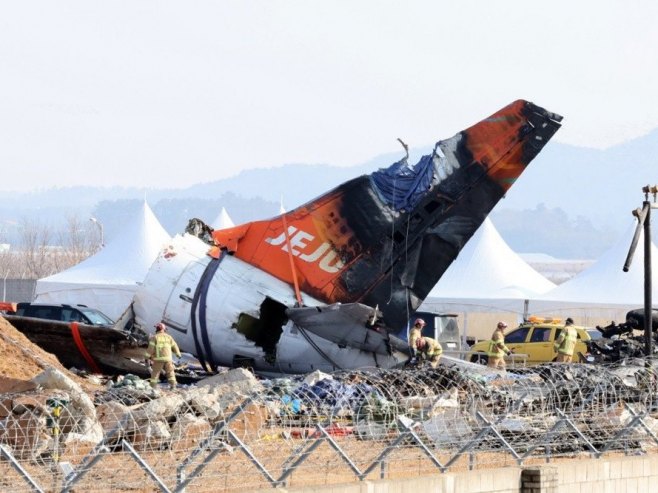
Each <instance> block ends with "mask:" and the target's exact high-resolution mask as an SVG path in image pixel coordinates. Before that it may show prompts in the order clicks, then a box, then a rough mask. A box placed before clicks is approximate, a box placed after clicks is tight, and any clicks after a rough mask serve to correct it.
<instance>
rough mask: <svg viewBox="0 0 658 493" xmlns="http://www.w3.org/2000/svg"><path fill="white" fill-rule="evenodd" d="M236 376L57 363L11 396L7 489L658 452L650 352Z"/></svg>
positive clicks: (443, 467)
mask: <svg viewBox="0 0 658 493" xmlns="http://www.w3.org/2000/svg"><path fill="white" fill-rule="evenodd" d="M220 377H222V376H220ZM223 377H225V378H223V380H221V381H220V382H219V383H216V384H214V385H196V386H189V387H186V388H181V389H179V390H177V391H173V392H170V391H165V390H157V391H155V390H152V389H150V387H148V385H146V384H145V382H144V381H142V380H140V379H139V378H137V377H132V376H127V377H125V378H124V379H123V380H122V381H121V382H119V383H110V384H108V388H106V389H104V390H101V391H97V392H96V393H95V394H94V395H89V394H87V393H85V392H84V391H83V390H82V389H81V388H80V387H79V386H78V385H77V384H75V383H74V382H72V381H71V380H69V379H67V378H66V377H65V376H64V375H63V373H61V372H58V371H56V370H54V369H50V370H48V371H46V372H44V374H42V375H40V376H39V377H37V378H35V379H34V381H35V383H37V384H38V385H39V387H38V388H37V389H36V390H34V391H29V392H21V393H13V394H12V393H6V394H0V447H1V448H0V455H2V461H0V490H2V491H6V492H19V491H31V490H37V491H38V490H41V491H68V490H70V489H71V488H73V487H75V488H76V490H77V489H78V488H79V489H81V490H89V491H121V490H127V489H131V490H135V491H154V490H161V491H182V490H183V489H186V488H187V489H186V491H241V490H254V489H259V488H268V487H274V486H277V485H288V486H301V485H316V484H334V483H344V482H349V481H355V480H363V479H373V478H381V477H386V478H399V477H409V476H418V475H423V474H432V473H437V472H445V471H456V470H465V469H474V468H485V467H498V466H500V465H504V464H532V463H535V462H539V461H541V462H545V461H546V460H561V459H565V458H571V457H577V456H594V457H600V456H603V455H606V454H618V453H625V454H636V453H655V452H656V450H658V438H656V433H657V432H658V421H657V420H656V417H657V416H656V411H657V406H656V396H657V390H658V386H657V379H656V371H655V368H654V367H652V366H650V365H648V364H646V362H645V361H643V360H636V361H630V362H625V363H624V364H617V365H608V366H602V365H597V366H594V365H581V364H572V365H565V364H548V365H542V366H538V367H532V368H519V369H514V370H513V371H512V370H509V371H507V372H506V373H504V374H501V373H499V372H496V371H489V370H487V369H486V368H484V367H479V366H478V365H470V364H452V365H451V364H445V365H439V366H438V367H437V368H436V369H433V368H431V367H427V368H409V369H401V370H381V369H363V370H352V371H341V372H336V373H332V374H330V375H327V374H323V373H320V372H316V373H313V374H310V375H306V376H304V377H295V378H281V379H274V380H265V381H258V380H256V378H255V377H254V376H253V375H251V374H250V373H248V372H246V371H244V370H232V371H231V372H229V373H227V374H225V375H224V376H223ZM145 485H147V486H145Z"/></svg>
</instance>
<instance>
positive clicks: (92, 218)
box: [89, 217, 105, 248]
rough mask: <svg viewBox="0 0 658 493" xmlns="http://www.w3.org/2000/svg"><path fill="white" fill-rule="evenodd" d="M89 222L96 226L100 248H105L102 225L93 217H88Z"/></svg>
mask: <svg viewBox="0 0 658 493" xmlns="http://www.w3.org/2000/svg"><path fill="white" fill-rule="evenodd" d="M89 220H90V221H91V222H92V223H94V224H95V225H96V226H98V229H99V231H100V233H101V248H103V247H104V246H105V240H104V238H103V223H101V222H100V221H99V220H98V219H96V218H95V217H90V218H89Z"/></svg>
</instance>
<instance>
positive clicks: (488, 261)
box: [429, 218, 555, 300]
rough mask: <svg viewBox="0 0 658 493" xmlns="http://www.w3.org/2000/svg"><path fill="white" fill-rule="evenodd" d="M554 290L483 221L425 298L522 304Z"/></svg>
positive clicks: (486, 220)
mask: <svg viewBox="0 0 658 493" xmlns="http://www.w3.org/2000/svg"><path fill="white" fill-rule="evenodd" d="M553 288H555V284H553V283H552V282H551V281H549V280H548V279H546V278H545V277H544V276H542V275H541V274H540V273H539V272H537V271H536V270H534V269H533V268H532V267H530V265H528V264H527V263H526V262H525V261H524V260H523V259H522V258H521V257H520V256H519V255H518V254H516V253H515V252H514V251H513V250H512V249H511V248H510V247H509V245H508V244H507V243H505V240H503V238H502V237H501V236H500V234H499V233H498V231H497V230H496V228H495V227H494V225H493V223H492V222H491V220H490V219H489V218H486V219H485V220H484V222H483V223H482V225H481V226H480V228H479V229H478V230H477V231H476V232H475V234H474V235H473V237H472V238H471V239H470V240H469V241H468V243H466V245H465V246H464V248H463V249H462V251H461V252H460V253H459V256H458V257H457V259H456V260H455V261H454V262H453V263H452V265H450V267H449V268H448V270H447V271H446V272H445V274H444V275H443V276H442V277H441V279H439V282H438V283H437V284H436V286H434V289H432V291H431V292H430V294H429V297H431V298H441V299H444V300H445V299H450V300H473V299H498V300H506V299H507V300H519V299H521V300H524V299H528V298H534V297H536V296H538V295H541V294H543V293H546V292H547V291H550V290H551V289H553Z"/></svg>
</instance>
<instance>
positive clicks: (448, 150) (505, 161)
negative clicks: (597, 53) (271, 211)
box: [213, 100, 562, 328]
mask: <svg viewBox="0 0 658 493" xmlns="http://www.w3.org/2000/svg"><path fill="white" fill-rule="evenodd" d="M561 119H562V117H561V116H559V115H556V114H554V113H550V112H548V111H546V110H544V109H543V108H540V107H538V106H536V105H534V104H532V103H530V102H527V101H523V100H518V101H515V102H514V103H512V104H510V105H508V106H506V107H504V108H502V109H501V110H499V111H498V112H496V113H494V114H493V115H491V116H490V117H489V118H486V119H484V120H482V121H481V122H479V123H477V124H475V125H473V126H472V127H470V128H468V129H466V130H463V131H462V132H459V133H458V134H457V135H455V136H453V137H451V138H449V139H446V140H442V141H439V142H438V143H437V144H436V146H435V148H434V150H433V152H432V153H431V154H429V155H426V156H423V157H422V158H421V159H420V161H419V162H418V163H417V164H415V165H413V166H410V165H409V164H408V163H407V160H406V157H405V158H403V159H401V160H400V161H398V162H396V163H393V164H392V165H391V166H389V167H388V168H385V169H380V170H378V171H376V172H374V173H372V174H370V175H364V176H361V177H358V178H355V179H353V180H350V181H348V182H346V183H344V184H342V185H340V186H338V187H336V188H335V189H333V190H331V191H329V192H327V193H326V194H324V195H322V196H320V197H318V198H316V199H314V200H312V201H310V202H308V203H307V204H304V205H302V206H301V207H298V208H296V209H294V210H292V211H289V212H285V213H284V214H282V215H280V216H277V217H274V218H272V219H269V220H265V221H256V222H251V223H247V224H244V225H241V226H236V227H234V228H229V229H225V230H221V231H215V232H214V233H213V238H214V240H215V242H216V244H217V245H219V247H221V248H226V249H228V250H230V251H231V252H233V253H234V255H235V256H236V257H238V258H240V259H242V260H244V261H246V262H248V263H250V264H252V265H254V266H256V267H258V268H260V269H263V270H264V271H266V272H268V273H270V274H272V275H274V276H275V277H277V278H279V279H281V280H283V281H285V282H288V283H290V284H291V285H292V284H293V279H294V276H296V277H297V280H298V283H299V286H300V288H301V291H302V292H303V293H306V294H307V295H310V296H313V297H314V298H316V299H319V300H321V301H323V302H326V303H336V302H341V303H348V302H359V303H363V304H366V305H368V306H375V305H377V304H378V305H379V307H380V310H381V311H382V313H383V319H384V322H385V323H386V325H387V326H388V327H391V328H394V327H400V326H402V325H404V324H405V323H406V321H407V317H408V314H409V312H411V311H415V310H416V308H418V306H419V305H420V304H421V303H422V301H423V300H424V299H425V297H426V296H427V294H428V293H429V291H430V290H431V289H432V287H433V286H434V285H435V284H436V282H437V281H438V280H439V278H440V277H441V275H442V274H443V273H444V272H445V270H446V269H447V268H448V266H449V265H450V263H451V262H452V261H453V260H454V259H455V258H456V256H457V254H458V253H459V251H460V250H461V249H462V247H463V246H464V244H465V243H466V242H467V241H468V239H469V238H470V237H471V236H472V235H473V233H474V232H475V231H476V230H477V228H478V227H479V226H480V224H481V223H482V221H483V220H484V218H485V217H486V216H487V214H489V212H490V211H491V210H492V209H493V207H494V206H495V205H496V203H497V202H498V201H499V200H500V199H501V198H502V197H503V196H504V194H505V193H506V192H507V190H509V188H510V187H511V186H512V184H513V183H514V181H515V180H516V179H517V178H518V177H519V176H520V175H521V173H522V172H523V171H524V170H525V168H526V166H527V165H528V164H529V163H530V161H531V160H532V159H533V158H534V157H535V156H536V155H537V154H538V153H539V152H540V151H541V149H542V148H543V147H544V146H545V145H546V143H547V142H548V141H549V140H550V138H551V137H552V136H553V135H554V134H555V132H556V131H557V130H558V129H559V127H560V123H559V122H560V121H561ZM284 225H285V227H284ZM290 258H292V260H293V261H292V267H291V262H290V261H289V259H290ZM293 269H294V273H293Z"/></svg>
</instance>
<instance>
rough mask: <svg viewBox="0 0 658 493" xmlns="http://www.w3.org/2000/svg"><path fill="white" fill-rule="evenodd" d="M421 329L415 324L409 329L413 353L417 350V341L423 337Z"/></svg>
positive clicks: (410, 345)
mask: <svg viewBox="0 0 658 493" xmlns="http://www.w3.org/2000/svg"><path fill="white" fill-rule="evenodd" d="M421 335H422V334H421V329H420V328H418V327H416V326H415V325H414V326H413V327H412V328H411V329H410V330H409V347H410V348H411V351H412V352H413V353H415V352H416V341H417V340H418V339H420V337H421Z"/></svg>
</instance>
